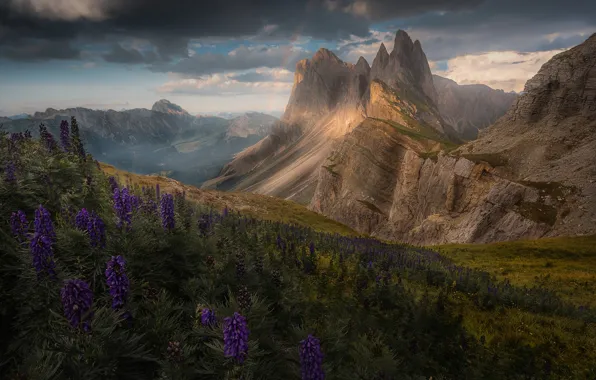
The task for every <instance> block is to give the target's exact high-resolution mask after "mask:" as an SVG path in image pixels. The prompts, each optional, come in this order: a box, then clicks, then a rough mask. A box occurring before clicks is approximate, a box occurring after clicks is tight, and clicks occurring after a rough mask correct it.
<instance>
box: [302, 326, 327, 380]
mask: <svg viewBox="0 0 596 380" xmlns="http://www.w3.org/2000/svg"><path fill="white" fill-rule="evenodd" d="M322 363H323V353H322V352H321V344H320V342H319V340H318V339H317V338H315V337H314V336H312V335H310V334H309V335H308V337H307V338H306V339H304V340H302V341H300V365H301V367H302V380H323V379H324V378H325V372H324V371H323V367H322Z"/></svg>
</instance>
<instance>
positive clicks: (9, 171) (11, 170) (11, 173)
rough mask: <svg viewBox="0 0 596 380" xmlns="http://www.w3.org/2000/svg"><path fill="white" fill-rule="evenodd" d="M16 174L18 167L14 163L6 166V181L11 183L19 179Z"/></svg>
mask: <svg viewBox="0 0 596 380" xmlns="http://www.w3.org/2000/svg"><path fill="white" fill-rule="evenodd" d="M15 172H16V167H15V165H14V162H12V161H10V162H9V163H8V164H6V168H5V169H4V180H5V181H6V182H9V183H11V182H14V181H16V179H17V177H16V176H15Z"/></svg>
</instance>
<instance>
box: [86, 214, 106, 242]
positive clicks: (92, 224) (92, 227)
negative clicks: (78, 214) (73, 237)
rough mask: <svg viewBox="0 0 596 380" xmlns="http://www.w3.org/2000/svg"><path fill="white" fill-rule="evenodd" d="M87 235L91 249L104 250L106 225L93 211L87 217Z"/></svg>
mask: <svg viewBox="0 0 596 380" xmlns="http://www.w3.org/2000/svg"><path fill="white" fill-rule="evenodd" d="M87 234H88V235H89V240H90V241H91V246H92V247H94V248H97V247H99V248H104V247H105V246H106V225H105V224H104V222H103V220H101V218H100V217H99V215H97V214H96V213H95V211H91V215H89V220H88V221H87Z"/></svg>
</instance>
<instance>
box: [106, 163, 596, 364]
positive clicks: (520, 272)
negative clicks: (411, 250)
mask: <svg viewBox="0 0 596 380" xmlns="http://www.w3.org/2000/svg"><path fill="white" fill-rule="evenodd" d="M102 169H103V170H104V171H105V172H106V173H108V174H111V175H116V176H118V177H119V178H120V180H121V181H124V182H125V181H127V180H128V181H130V182H132V183H134V184H139V185H141V186H155V184H156V183H160V186H161V188H162V189H163V191H172V190H174V189H178V190H180V189H181V188H184V189H186V191H187V194H188V195H189V196H190V197H191V198H192V199H195V200H197V201H200V202H203V203H207V204H212V205H214V206H216V207H220V208H223V207H224V206H228V207H230V208H234V209H239V210H242V211H243V212H246V213H247V214H250V215H254V216H258V217H259V218H264V219H270V220H279V221H284V222H290V223H296V224H298V225H308V226H311V227H313V228H315V229H317V230H320V231H324V232H331V233H334V232H337V233H340V234H345V235H355V234H356V232H354V231H353V230H351V229H350V228H348V227H346V226H343V225H341V224H340V223H337V222H334V221H332V220H329V219H327V218H325V217H324V216H322V215H319V214H316V213H313V212H311V211H309V210H307V209H306V208H304V207H303V206H301V205H299V204H296V203H294V202H289V201H285V200H281V199H277V198H273V197H267V196H262V195H258V194H250V193H225V192H218V191H206V190H199V189H196V188H193V187H190V186H184V185H182V184H180V183H179V182H177V181H173V180H171V179H169V178H164V177H157V176H141V175H135V174H131V173H127V172H123V171H120V170H117V169H115V168H114V167H112V166H109V165H103V164H102ZM432 248H433V249H436V250H438V251H440V252H441V253H442V254H443V255H445V256H446V257H449V258H450V259H451V260H453V262H454V263H456V264H458V265H463V266H466V267H471V268H474V269H480V270H483V271H486V272H488V273H490V274H491V275H493V276H495V277H497V279H500V280H503V279H509V280H510V282H511V283H512V285H520V286H524V285H526V286H528V287H533V286H542V287H547V288H550V289H553V290H555V291H556V292H557V293H558V294H559V295H560V296H562V297H563V298H565V299H567V300H569V301H571V302H573V303H575V304H577V305H578V306H579V305H586V306H591V307H596V303H594V299H593V294H594V291H595V290H596V236H591V237H571V238H569V237H566V238H553V239H540V240H534V241H518V242H506V243H493V244H452V245H443V246H436V247H432ZM420 297H423V295H422V294H420ZM449 299H450V300H451V301H452V302H453V303H454V304H455V305H458V307H459V312H460V314H461V315H462V317H463V323H464V326H465V327H466V329H467V330H468V331H469V332H470V333H471V334H473V335H474V336H476V338H480V337H481V336H484V337H485V338H486V341H487V343H488V344H491V345H495V346H499V345H500V344H506V343H505V342H511V341H517V342H519V343H520V344H528V345H530V346H531V347H537V346H542V345H547V344H550V343H552V342H557V344H558V346H559V348H560V352H561V355H562V357H564V359H563V361H564V362H566V363H576V364H575V365H576V366H577V367H578V368H579V367H585V369H588V367H589V365H590V363H593V362H594V361H596V326H595V325H594V324H585V323H584V322H581V321H579V320H576V319H572V318H567V317H560V316H547V315H541V314H535V313H531V312H528V311H524V310H521V309H517V308H501V309H499V310H492V311H491V310H483V309H481V308H479V307H477V306H476V305H475V304H474V303H473V302H471V301H470V299H469V298H468V297H467V296H465V295H464V294H462V293H460V292H452V293H451V294H450V295H449ZM582 362H585V365H580V363H582Z"/></svg>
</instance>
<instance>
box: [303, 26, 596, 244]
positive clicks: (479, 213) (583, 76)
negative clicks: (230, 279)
mask: <svg viewBox="0 0 596 380" xmlns="http://www.w3.org/2000/svg"><path fill="white" fill-rule="evenodd" d="M525 91H526V93H525V94H524V95H522V96H520V97H519V98H518V99H517V101H516V102H515V104H514V105H513V106H512V107H511V109H510V110H509V111H508V112H507V114H506V115H505V116H503V117H502V118H500V119H499V120H498V121H497V122H496V123H495V124H494V125H493V126H491V127H489V128H488V129H486V130H485V131H483V132H482V133H481V134H480V138H479V139H478V140H476V141H473V142H471V143H468V144H465V145H463V146H461V147H459V148H457V149H456V150H453V151H451V153H448V154H447V153H445V152H444V151H445V150H442V151H440V152H439V151H437V150H433V149H434V148H435V147H434V146H433V141H436V140H433V139H432V138H430V136H429V135H427V134H421V133H419V134H417V135H414V134H412V133H411V131H410V130H404V129H403V128H399V125H397V126H396V125H394V124H392V123H387V122H384V124H379V121H378V120H374V119H366V120H365V121H364V122H363V123H361V124H360V125H359V126H357V127H356V128H354V129H353V130H352V131H351V133H349V134H348V135H346V137H345V138H344V139H343V141H342V142H341V143H339V145H338V148H337V149H335V150H334V151H333V153H332V154H331V155H330V157H329V158H328V160H327V161H326V162H325V163H324V164H323V167H322V168H321V169H320V170H319V179H318V184H317V188H316V191H315V194H314V196H313V198H312V202H311V208H312V209H313V210H315V211H318V212H320V213H323V214H324V215H327V216H330V217H332V218H333V219H335V220H338V221H340V222H343V223H345V224H347V225H349V226H351V227H353V228H355V229H357V230H359V231H361V232H366V233H370V234H372V235H375V236H379V237H383V238H388V239H395V240H401V241H405V242H410V243H415V244H438V243H446V242H490V241H499V240H515V239H521V238H538V237H542V236H557V235H574V234H593V233H596V170H595V169H594V168H596V154H594V152H595V151H596V35H593V36H592V37H590V38H589V39H588V40H587V41H586V42H585V43H583V44H581V45H579V46H577V47H575V48H573V49H571V50H569V51H567V52H564V53H561V54H559V55H557V56H555V57H553V59H551V61H549V62H548V63H546V64H545V65H544V66H543V67H542V68H541V70H540V72H539V73H538V74H537V75H536V76H535V77H534V78H532V79H531V80H529V81H528V83H527V85H526V88H525Z"/></svg>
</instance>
